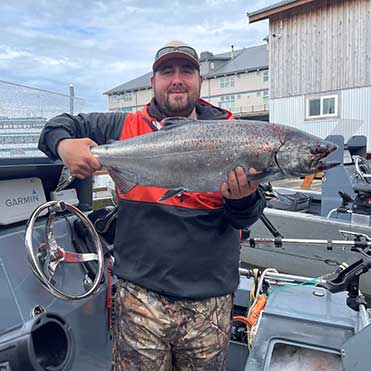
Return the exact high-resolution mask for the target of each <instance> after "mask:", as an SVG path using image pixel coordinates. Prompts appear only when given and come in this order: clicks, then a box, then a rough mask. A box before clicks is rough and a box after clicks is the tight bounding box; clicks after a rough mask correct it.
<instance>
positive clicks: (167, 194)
mask: <svg viewBox="0 0 371 371" xmlns="http://www.w3.org/2000/svg"><path fill="white" fill-rule="evenodd" d="M184 191H185V190H184V189H183V188H180V189H169V190H168V191H167V192H165V193H164V194H163V195H162V197H161V198H160V199H159V201H166V200H168V199H169V198H172V197H175V196H177V195H179V194H181V193H182V192H184Z"/></svg>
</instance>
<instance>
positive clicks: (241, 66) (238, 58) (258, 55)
mask: <svg viewBox="0 0 371 371" xmlns="http://www.w3.org/2000/svg"><path fill="white" fill-rule="evenodd" d="M268 65H269V58H268V49H267V45H266V44H264V45H258V46H254V47H252V48H245V49H240V50H238V51H236V52H235V57H234V58H231V59H230V60H229V61H227V62H226V63H224V64H223V65H222V66H220V67H218V68H217V69H215V70H213V71H210V72H209V73H208V74H207V75H205V76H204V78H206V79H207V78H213V77H217V76H223V75H232V74H235V73H238V72H244V71H253V70H257V69H263V68H268Z"/></svg>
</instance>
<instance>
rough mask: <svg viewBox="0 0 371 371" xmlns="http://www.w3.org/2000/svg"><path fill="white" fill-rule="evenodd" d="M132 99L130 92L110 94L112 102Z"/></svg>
mask: <svg viewBox="0 0 371 371" xmlns="http://www.w3.org/2000/svg"><path fill="white" fill-rule="evenodd" d="M132 99H133V95H132V93H124V94H114V95H112V103H121V102H130V101H131V100H132Z"/></svg>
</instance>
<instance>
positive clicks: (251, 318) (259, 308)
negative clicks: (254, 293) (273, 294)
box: [233, 294, 268, 328]
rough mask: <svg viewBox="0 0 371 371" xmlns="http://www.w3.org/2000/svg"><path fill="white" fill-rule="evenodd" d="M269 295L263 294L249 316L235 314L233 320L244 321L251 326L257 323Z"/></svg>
mask: <svg viewBox="0 0 371 371" xmlns="http://www.w3.org/2000/svg"><path fill="white" fill-rule="evenodd" d="M267 299H268V297H267V295H265V294H261V295H259V297H258V300H257V301H256V304H255V305H254V306H253V307H252V308H251V309H250V311H249V315H248V317H245V316H234V317H233V321H240V322H242V323H244V324H245V325H246V326H248V327H249V328H251V327H253V326H255V325H256V322H257V321H258V318H259V316H260V313H261V312H262V310H263V309H264V308H265V304H266V303H267Z"/></svg>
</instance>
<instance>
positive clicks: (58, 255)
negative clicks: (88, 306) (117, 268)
mask: <svg viewBox="0 0 371 371" xmlns="http://www.w3.org/2000/svg"><path fill="white" fill-rule="evenodd" d="M45 210H48V211H49V216H48V221H47V226H46V236H47V241H46V243H45V244H43V245H44V246H43V247H42V250H41V247H40V248H39V250H38V253H37V254H35V250H34V248H33V229H34V225H35V222H36V219H37V218H38V217H39V216H40V214H41V213H42V212H44V211H45ZM67 210H68V211H70V212H71V213H72V214H73V215H75V216H77V217H78V218H79V219H80V220H81V221H82V222H83V223H84V225H85V226H86V227H87V229H88V231H89V232H90V234H91V237H92V240H93V243H94V247H95V251H96V253H86V254H79V253H75V252H71V251H66V250H64V249H63V248H62V247H60V246H59V245H58V243H57V241H56V240H55V238H54V230H53V224H54V222H55V218H56V214H57V213H61V212H64V211H67ZM25 245H26V250H27V253H28V259H29V262H30V264H31V269H32V271H33V272H34V273H35V275H36V277H37V278H38V279H39V281H40V282H41V284H42V285H43V286H44V287H45V288H46V289H47V290H48V291H49V292H50V293H51V294H52V295H54V296H55V297H57V298H59V299H63V300H69V301H72V300H74V301H76V300H81V299H85V298H87V297H88V296H90V295H91V294H92V293H94V292H95V291H96V290H97V289H98V287H99V285H100V282H101V279H102V276H103V272H104V255H103V250H102V245H101V242H100V239H99V236H98V234H97V232H96V231H95V229H94V227H93V225H92V224H91V222H90V220H89V219H88V218H87V217H86V215H85V214H84V213H82V212H81V211H80V210H79V209H78V208H77V207H75V206H73V205H71V204H69V203H67V202H63V201H49V202H45V203H44V204H42V205H40V206H39V207H38V208H36V209H35V210H34V212H33V213H32V214H31V216H30V218H29V219H28V222H27V226H26V236H25ZM89 261H97V262H98V269H97V272H96V274H95V279H94V281H93V282H92V284H91V286H90V288H89V289H87V290H86V291H85V292H83V293H82V294H80V295H70V294H67V293H65V292H63V291H61V290H60V289H58V288H57V287H55V284H54V283H53V276H54V273H55V271H56V268H57V266H58V265H59V263H61V262H63V263H84V262H89Z"/></svg>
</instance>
